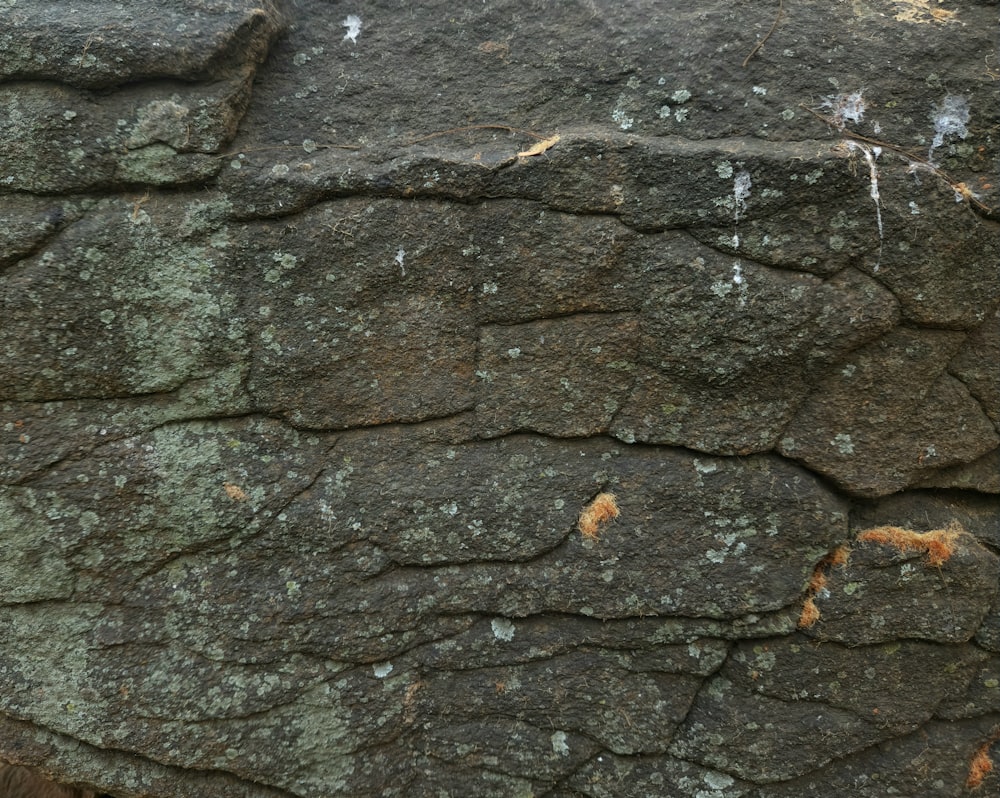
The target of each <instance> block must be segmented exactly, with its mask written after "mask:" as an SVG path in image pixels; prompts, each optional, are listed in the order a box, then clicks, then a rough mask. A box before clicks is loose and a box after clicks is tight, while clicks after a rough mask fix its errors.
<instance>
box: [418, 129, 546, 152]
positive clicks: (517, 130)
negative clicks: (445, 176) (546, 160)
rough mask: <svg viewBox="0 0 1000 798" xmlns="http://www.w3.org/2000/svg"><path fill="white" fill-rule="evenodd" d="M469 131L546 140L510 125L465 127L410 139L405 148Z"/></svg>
mask: <svg viewBox="0 0 1000 798" xmlns="http://www.w3.org/2000/svg"><path fill="white" fill-rule="evenodd" d="M470 130H506V131H507V132H508V133H519V134H521V135H524V136H531V137H532V138H533V139H538V140H539V141H543V140H545V139H546V138H547V137H546V136H543V135H541V134H540V133H533V132H532V131H530V130H521V129H520V128H516V127H511V126H510V125H466V126H465V127H450V128H448V129H447V130H439V131H437V132H436V133H428V134H427V135H426V136H420V138H416V139H411V140H410V141H408V142H406V144H405V146H407V147H410V146H412V145H413V144H419V143H420V142H421V141H427V140H428V139H436V138H438V137H439V136H450V135H452V134H453V133H468V132H469V131H470Z"/></svg>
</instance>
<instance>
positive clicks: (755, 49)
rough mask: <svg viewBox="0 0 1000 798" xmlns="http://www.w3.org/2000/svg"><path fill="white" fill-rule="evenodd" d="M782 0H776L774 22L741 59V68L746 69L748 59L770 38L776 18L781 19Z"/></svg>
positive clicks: (776, 22) (775, 25)
mask: <svg viewBox="0 0 1000 798" xmlns="http://www.w3.org/2000/svg"><path fill="white" fill-rule="evenodd" d="M782 2H783V0H778V13H777V14H775V15H774V22H772V23H771V30H769V31H768V32H767V33H766V34H765V35H764V38H763V39H761V40H760V41H759V42H757V46H756V47H754V48H753V49H752V50H751V51H750V54H749V55H748V56H747V57H746V58H744V59H743V68H744V69H746V65H747V64H749V63H750V59H751V58H753V57H754V56H755V55H757V51H758V50H759V49H760V48H761V47H763V46H764V42H766V41H767V40H768V39H770V38H771V34H772V33H774V29H775V28H777V27H778V20H779V19H781V12H782V11H783V10H784V9H783V7H782Z"/></svg>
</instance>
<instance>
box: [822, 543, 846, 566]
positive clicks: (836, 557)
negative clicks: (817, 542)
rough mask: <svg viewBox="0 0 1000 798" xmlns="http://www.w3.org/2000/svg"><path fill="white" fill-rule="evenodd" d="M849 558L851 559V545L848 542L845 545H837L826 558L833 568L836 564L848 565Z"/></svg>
mask: <svg viewBox="0 0 1000 798" xmlns="http://www.w3.org/2000/svg"><path fill="white" fill-rule="evenodd" d="M849 559H851V547H850V546H848V545H847V544H846V543H845V544H844V545H843V546H837V548H835V549H834V550H833V551H831V552H830V553H829V554H827V555H826V557H825V558H824V560H825V562H826V564H827V565H829V566H830V567H831V568H832V567H833V566H835V565H839V566H841V567H843V566H846V565H847V561H848V560H849Z"/></svg>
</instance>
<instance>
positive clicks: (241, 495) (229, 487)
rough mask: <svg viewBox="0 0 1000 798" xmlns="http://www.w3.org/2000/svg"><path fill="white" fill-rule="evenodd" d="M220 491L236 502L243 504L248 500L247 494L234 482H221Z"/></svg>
mask: <svg viewBox="0 0 1000 798" xmlns="http://www.w3.org/2000/svg"><path fill="white" fill-rule="evenodd" d="M222 489H223V490H224V491H225V492H226V495H227V496H228V497H229V498H230V499H232V500H233V501H236V502H245V501H246V500H247V499H249V498H250V497H249V496H247V492H246V491H245V490H243V488H241V487H240V486H239V485H237V484H235V483H234V482H223V483H222Z"/></svg>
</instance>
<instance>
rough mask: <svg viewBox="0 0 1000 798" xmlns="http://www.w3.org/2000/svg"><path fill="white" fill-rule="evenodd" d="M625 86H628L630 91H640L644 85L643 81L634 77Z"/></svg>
mask: <svg viewBox="0 0 1000 798" xmlns="http://www.w3.org/2000/svg"><path fill="white" fill-rule="evenodd" d="M625 85H626V86H628V87H629V88H630V89H638V88H639V87H640V86H641V85H642V81H640V80H639V78H637V77H636V76H635V75H633V76H632V77H630V78H629V79H628V80H627V81H626V82H625Z"/></svg>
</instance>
